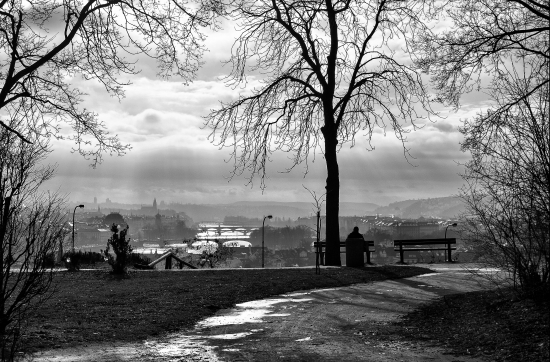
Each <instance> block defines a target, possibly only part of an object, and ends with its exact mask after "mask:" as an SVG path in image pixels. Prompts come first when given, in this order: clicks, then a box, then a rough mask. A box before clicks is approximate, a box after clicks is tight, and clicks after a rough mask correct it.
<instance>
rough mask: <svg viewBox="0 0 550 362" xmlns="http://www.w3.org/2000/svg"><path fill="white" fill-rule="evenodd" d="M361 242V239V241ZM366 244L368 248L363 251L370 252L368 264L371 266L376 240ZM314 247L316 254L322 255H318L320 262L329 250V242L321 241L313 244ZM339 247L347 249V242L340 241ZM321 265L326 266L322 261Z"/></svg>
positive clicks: (342, 251) (341, 251) (367, 241)
mask: <svg viewBox="0 0 550 362" xmlns="http://www.w3.org/2000/svg"><path fill="white" fill-rule="evenodd" d="M359 240H360V239H359ZM365 242H366V243H368V246H367V245H365V246H367V247H365V248H363V251H364V252H366V251H367V249H368V251H369V253H367V263H368V264H370V253H374V251H375V250H374V240H365ZM313 247H314V248H315V254H319V253H320V254H321V255H317V261H318V260H319V257H321V259H323V255H324V254H325V253H326V251H325V250H326V248H327V242H326V241H321V242H316V241H315V242H313ZM339 247H340V249H342V248H345V247H346V242H345V241H340V242H339ZM345 252H346V250H340V254H342V253H345ZM321 264H322V265H324V263H323V262H322V261H321Z"/></svg>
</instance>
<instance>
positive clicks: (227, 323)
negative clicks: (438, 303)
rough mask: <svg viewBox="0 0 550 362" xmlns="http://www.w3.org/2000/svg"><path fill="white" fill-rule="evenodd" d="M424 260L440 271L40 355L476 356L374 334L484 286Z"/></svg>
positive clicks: (286, 299)
mask: <svg viewBox="0 0 550 362" xmlns="http://www.w3.org/2000/svg"><path fill="white" fill-rule="evenodd" d="M422 266H426V267H429V268H431V269H434V271H437V272H434V273H433V274H425V275H422V276H418V277H413V278H407V279H400V280H392V281H383V282H375V283H369V284H357V285H353V286H349V287H342V288H334V289H323V290H312V291H306V292H299V293H291V294H286V295H281V296H278V297H274V298H269V299H263V300H259V301H252V302H247V303H242V304H239V305H237V306H236V307H235V308H233V309H228V310H222V311H219V312H218V313H217V314H216V315H215V316H213V317H210V318H207V319H205V320H203V321H201V322H199V323H198V325H197V326H196V327H195V328H194V329H193V330H190V331H185V332H182V333H176V334H171V335H167V336H165V337H164V338H162V339H156V340H150V341H147V342H145V343H135V344H124V345H95V346H88V347H83V348H80V349H70V350H63V351H46V352H44V353H42V354H41V355H39V356H37V359H36V360H37V361H44V362H46V361H47V362H53V361H56V362H68V361H90V362H111V361H154V362H168V361H170V362H176V361H177V362H187V361H208V362H216V361H266V362H270V361H316V362H325V361H380V362H382V361H384V362H385V361H456V362H459V361H460V362H466V361H478V360H476V359H472V358H467V357H453V356H452V355H448V354H445V353H444V352H445V351H443V350H442V349H441V348H438V347H434V346H433V345H432V344H430V341H426V342H416V341H415V342H412V341H411V342H409V341H402V340H395V341H392V340H391V338H382V339H380V338H376V335H377V333H385V334H390V335H391V328H392V326H391V323H392V322H393V321H395V320H397V319H398V318H399V317H400V316H402V315H404V314H406V313H407V312H409V311H411V310H413V309H415V308H417V307H418V306H419V305H421V304H423V303H427V302H429V301H431V300H434V299H436V298H438V297H440V296H444V295H447V294H454V293H463V292H469V291H474V290H481V289H485V288H487V286H486V285H483V284H482V283H481V280H480V279H479V278H475V277H473V276H472V275H471V274H470V273H468V272H467V271H465V270H462V268H461V267H460V266H455V265H452V264H450V265H445V264H442V265H422ZM486 272H491V271H486ZM388 341H389V342H388Z"/></svg>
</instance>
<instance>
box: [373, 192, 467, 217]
mask: <svg viewBox="0 0 550 362" xmlns="http://www.w3.org/2000/svg"><path fill="white" fill-rule="evenodd" d="M464 211H465V205H464V202H463V201H462V200H461V199H460V198H458V197H438V198H433V199H420V200H406V201H399V202H394V203H391V204H389V205H388V206H383V207H379V208H377V209H376V210H375V212H376V213H377V214H382V215H395V216H398V217H402V218H406V219H418V218H420V217H424V218H442V219H452V218H456V217H457V216H458V215H460V214H461V213H463V212H464Z"/></svg>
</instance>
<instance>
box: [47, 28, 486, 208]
mask: <svg viewBox="0 0 550 362" xmlns="http://www.w3.org/2000/svg"><path fill="white" fill-rule="evenodd" d="M234 35H235V32H234V31H233V30H232V26H231V25H230V24H227V23H225V24H224V30H223V31H220V32H217V33H213V34H210V35H209V38H208V40H207V43H206V45H207V47H208V48H209V52H207V53H206V54H205V56H204V59H203V60H204V62H205V64H204V65H203V67H202V68H201V70H200V71H199V73H198V75H197V78H196V80H195V81H194V82H193V83H191V84H189V85H183V84H182V83H181V82H180V81H178V80H177V79H171V80H168V81H167V80H161V79H157V78H156V77H155V73H156V70H155V63H154V61H151V60H149V59H140V61H139V63H138V67H140V68H141V69H142V72H141V73H140V74H138V75H136V76H132V77H131V78H129V80H130V81H131V82H132V85H130V86H127V87H126V88H125V91H126V97H125V98H124V99H122V100H118V99H116V98H112V97H110V96H109V95H108V94H107V93H106V92H105V91H104V89H103V88H102V86H101V85H100V84H98V83H97V82H94V81H83V80H81V79H78V78H75V79H73V83H74V85H75V86H77V87H78V88H79V89H81V90H82V91H84V92H86V93H88V96H87V97H86V98H85V101H84V103H83V106H84V107H86V108H88V109H92V110H94V111H95V112H97V113H98V115H99V119H100V120H101V121H103V122H104V123H105V124H106V125H107V129H108V130H109V131H110V132H111V133H112V134H117V135H118V136H119V138H120V139H121V141H122V143H129V144H131V147H132V149H131V150H130V151H129V152H128V153H127V154H126V155H124V156H123V157H118V156H114V157H109V156H108V155H107V156H106V157H105V158H104V161H103V163H101V164H100V165H98V166H97V167H96V168H92V167H90V162H89V161H87V160H85V159H84V158H82V157H81V156H79V155H78V154H75V153H71V146H72V145H71V144H70V143H69V142H66V141H55V142H54V143H53V144H52V146H53V150H54V151H53V152H52V154H51V155H50V156H49V158H48V160H47V162H49V163H54V164H57V173H56V176H55V177H54V178H53V179H52V180H50V181H48V183H47V184H46V187H47V188H49V189H51V190H57V191H59V192H60V193H62V194H64V195H66V196H67V198H68V199H69V200H71V201H72V202H77V201H84V202H90V201H92V200H93V198H94V197H96V198H97V200H98V202H105V200H106V199H107V198H109V199H110V200H111V201H113V202H121V203H132V204H151V203H152V200H153V198H156V199H157V201H158V202H160V201H161V200H164V201H165V202H167V203H170V202H179V203H203V204H217V203H230V202H236V201H290V202H292V201H304V202H311V201H312V197H311V195H310V194H309V192H308V191H307V190H306V187H307V188H308V189H309V190H312V191H314V192H316V193H317V194H318V195H320V194H322V193H323V192H324V184H325V178H326V169H325V164H324V160H323V157H322V155H321V154H318V155H317V156H316V159H315V162H310V164H309V168H308V172H307V174H305V169H304V168H303V167H297V168H295V169H294V170H293V171H292V172H290V173H286V172H284V171H285V169H286V168H287V167H288V165H289V163H288V157H289V155H287V154H284V153H280V154H275V155H274V156H273V157H272V158H271V162H270V163H269V164H268V166H267V175H268V178H267V180H266V186H267V187H266V188H265V189H264V190H262V189H261V188H260V182H259V180H258V179H255V181H254V182H253V183H252V184H248V180H247V179H246V178H245V177H234V178H232V179H229V177H230V175H231V172H230V171H231V169H232V164H231V163H227V162H226V160H228V159H229V155H230V149H219V148H218V147H216V146H215V145H213V144H212V143H211V142H210V141H209V140H208V135H209V133H210V131H209V130H208V129H205V128H204V127H203V124H204V120H203V117H204V116H205V115H207V114H208V112H209V110H210V109H213V108H216V107H218V105H219V101H220V100H226V101H227V100H229V99H232V97H234V96H235V91H234V90H233V89H232V88H230V87H228V86H226V84H224V82H223V81H222V80H221V79H220V78H221V77H222V76H223V75H224V74H227V73H228V72H229V69H228V68H227V66H226V67H224V66H223V64H222V61H223V60H227V59H228V57H229V54H230V47H231V44H232V39H233V36H234ZM252 80H253V82H252V84H253V83H254V79H252ZM486 104H487V100H486V97H484V96H483V95H480V94H467V95H465V96H464V97H463V98H462V107H461V108H460V110H458V111H454V110H448V109H442V108H440V109H439V110H440V111H441V114H442V115H443V116H444V118H440V119H438V120H437V122H435V123H427V124H426V125H425V126H424V127H423V128H422V129H420V130H417V131H413V132H412V133H410V134H409V136H408V142H407V144H406V146H407V147H408V148H409V149H410V154H411V156H412V157H413V158H411V157H409V158H406V157H404V154H403V147H402V145H401V144H400V142H399V141H398V140H397V139H396V138H395V136H394V135H393V133H392V131H391V130H387V133H386V134H385V135H384V133H383V131H382V130H379V131H377V132H376V133H375V135H374V137H373V141H372V144H373V145H374V147H375V150H373V151H368V150H367V148H366V147H365V146H366V144H365V142H364V138H362V137H361V135H359V137H357V138H358V142H357V144H356V145H355V146H354V147H353V148H350V147H349V145H344V147H343V148H342V149H341V151H340V153H339V154H338V157H339V165H340V186H341V188H340V192H341V196H340V197H341V201H346V202H372V203H376V204H379V205H387V204H388V203H390V202H394V201H399V200H405V199H419V198H430V197H443V196H451V195H456V194H457V192H458V189H459V187H460V186H461V185H462V179H461V177H460V173H461V172H462V170H463V167H462V166H461V164H463V163H464V162H466V161H467V160H468V154H464V153H462V152H461V150H460V141H461V139H462V136H461V134H460V133H459V132H458V126H460V124H461V120H463V119H466V118H471V117H473V116H474V115H475V114H476V112H478V111H479V109H481V108H483V107H485V106H486Z"/></svg>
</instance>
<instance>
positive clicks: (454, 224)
mask: <svg viewBox="0 0 550 362" xmlns="http://www.w3.org/2000/svg"><path fill="white" fill-rule="evenodd" d="M457 225H458V224H457V223H456V222H455V223H452V224H450V225H447V227H446V228H445V239H447V229H448V228H449V226H453V227H455V226H457Z"/></svg>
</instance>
